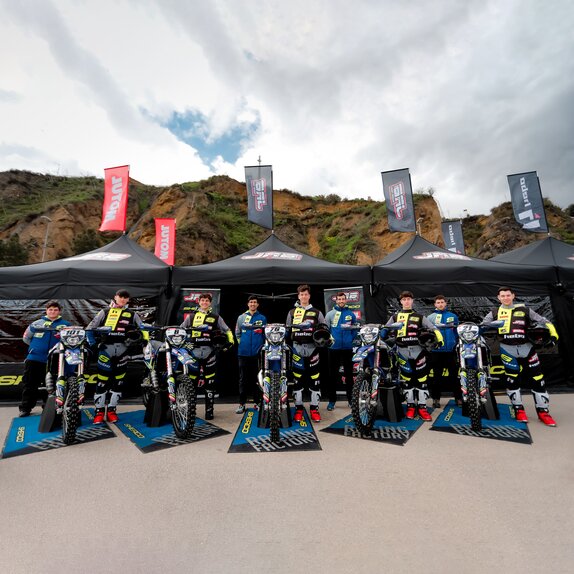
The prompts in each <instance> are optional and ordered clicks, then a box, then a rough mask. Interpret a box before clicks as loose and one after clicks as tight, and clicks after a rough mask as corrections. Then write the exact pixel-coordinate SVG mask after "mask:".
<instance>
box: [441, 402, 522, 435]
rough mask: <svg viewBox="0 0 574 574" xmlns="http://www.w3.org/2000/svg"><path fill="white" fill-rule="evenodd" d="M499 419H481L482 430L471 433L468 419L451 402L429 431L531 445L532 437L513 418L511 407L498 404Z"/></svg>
mask: <svg viewBox="0 0 574 574" xmlns="http://www.w3.org/2000/svg"><path fill="white" fill-rule="evenodd" d="M498 410H499V412H500V419H498V420H488V419H485V418H483V419H482V430H481V431H473V430H472V429H471V427H470V419H469V418H468V417H463V416H462V409H461V408H460V407H457V406H456V403H455V402H454V401H453V400H451V401H449V402H448V404H447V405H446V407H445V408H444V410H443V411H442V413H441V414H440V416H439V417H438V418H437V419H436V421H435V422H434V424H433V425H432V427H431V430H434V431H440V432H449V433H454V434H459V435H463V436H478V437H482V438H490V439H494V440H507V441H510V442H519V443H522V444H532V436H531V435H530V431H529V430H528V426H527V425H526V423H519V422H518V421H517V420H516V418H515V417H514V410H513V408H512V406H511V405H504V404H500V403H499V404H498Z"/></svg>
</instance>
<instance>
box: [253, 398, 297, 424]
mask: <svg viewBox="0 0 574 574" xmlns="http://www.w3.org/2000/svg"><path fill="white" fill-rule="evenodd" d="M262 407H263V400H261V402H260V403H259V410H258V413H259V418H258V420H257V426H258V427H259V428H260V429H268V428H269V411H268V410H265V409H263V408H262ZM279 422H280V426H281V428H283V429H287V428H289V427H290V426H291V425H292V424H293V419H292V417H291V405H290V404H289V402H287V408H286V409H281V419H280V421H279Z"/></svg>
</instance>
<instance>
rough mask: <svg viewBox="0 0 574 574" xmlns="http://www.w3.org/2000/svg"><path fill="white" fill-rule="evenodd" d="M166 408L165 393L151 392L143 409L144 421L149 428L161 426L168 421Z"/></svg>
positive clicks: (167, 408)
mask: <svg viewBox="0 0 574 574" xmlns="http://www.w3.org/2000/svg"><path fill="white" fill-rule="evenodd" d="M168 410H169V407H168V404H167V395H166V393H165V392H159V393H152V394H151V396H150V400H149V401H148V403H147V406H146V409H145V415H144V423H145V424H146V425H147V426H148V427H150V428H153V427H161V426H163V425H164V424H166V423H167V422H168V421H167V412H168Z"/></svg>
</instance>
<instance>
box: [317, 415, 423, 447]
mask: <svg viewBox="0 0 574 574" xmlns="http://www.w3.org/2000/svg"><path fill="white" fill-rule="evenodd" d="M403 408H404V407H403ZM432 411H433V409H428V412H429V413H432ZM422 424H423V421H422V420H421V419H420V418H419V417H417V418H415V419H413V420H409V419H406V418H404V419H403V420H402V421H400V422H397V423H391V422H389V421H386V420H384V419H381V418H377V419H375V423H374V425H373V430H372V431H371V434H370V435H368V436H367V435H362V434H361V433H360V432H359V431H358V430H357V427H356V426H355V422H354V421H353V415H351V414H348V415H347V416H346V417H345V418H342V419H340V420H338V421H337V422H336V423H333V424H332V425H331V426H328V427H327V428H324V429H321V430H322V431H323V432H328V433H333V434H340V435H342V436H346V437H352V438H362V439H367V440H373V441H377V442H386V443H389V444H397V445H399V446H404V445H405V443H406V442H407V441H408V440H409V439H410V438H411V437H412V436H413V435H414V434H415V432H416V431H417V430H418V429H419V428H420V427H421V426H422Z"/></svg>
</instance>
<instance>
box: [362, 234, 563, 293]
mask: <svg viewBox="0 0 574 574" xmlns="http://www.w3.org/2000/svg"><path fill="white" fill-rule="evenodd" d="M373 276H374V282H375V283H378V284H385V285H403V286H404V287H405V288H407V287H409V286H414V285H418V286H421V285H425V286H427V287H428V289H429V290H430V291H433V290H434V292H435V294H436V293H438V292H441V291H442V292H445V293H446V294H450V295H453V294H455V292H456V293H458V294H460V295H469V296H473V295H475V294H476V293H477V289H476V287H477V286H479V285H482V286H483V287H482V288H481V292H482V293H484V286H485V285H487V286H489V288H491V289H492V290H495V288H496V286H498V285H505V284H511V285H515V286H517V285H520V287H521V290H524V291H525V294H526V291H528V292H529V293H534V292H540V291H541V290H546V289H547V286H548V284H549V283H551V282H552V281H553V279H554V278H555V274H554V272H553V269H552V267H551V266H549V265H546V266H544V267H542V266H533V265H513V264H509V263H499V262H495V261H485V260H483V259H476V258H474V257H469V256H466V255H459V254H457V253H452V252H450V251H448V250H446V249H443V248H441V247H438V246H437V245H434V244H433V243H430V242H429V241H427V240H426V239H423V238H422V237H420V236H419V235H416V236H415V237H413V238H412V239H411V240H409V241H407V242H406V243H405V244H403V245H401V246H400V247H399V248H397V249H395V251H393V252H391V253H389V254H388V255H387V256H386V257H385V258H384V259H382V260H381V261H379V262H378V263H377V264H376V265H375V266H374V267H373ZM430 291H429V292H430Z"/></svg>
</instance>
